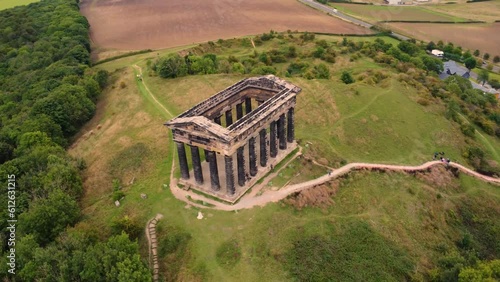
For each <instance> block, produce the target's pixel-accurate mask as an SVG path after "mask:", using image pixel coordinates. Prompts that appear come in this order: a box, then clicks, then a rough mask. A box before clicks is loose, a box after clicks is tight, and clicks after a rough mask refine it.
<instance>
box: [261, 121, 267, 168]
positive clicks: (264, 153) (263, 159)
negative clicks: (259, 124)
mask: <svg viewBox="0 0 500 282" xmlns="http://www.w3.org/2000/svg"><path fill="white" fill-rule="evenodd" d="M259 145H260V166H262V167H266V165H267V133H266V129H265V128H264V129H261V130H260V132H259Z"/></svg>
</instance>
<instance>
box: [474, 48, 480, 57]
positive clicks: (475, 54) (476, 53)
mask: <svg viewBox="0 0 500 282" xmlns="http://www.w3.org/2000/svg"><path fill="white" fill-rule="evenodd" d="M479 54H480V52H479V50H477V49H476V50H475V51H474V56H476V57H477V56H479Z"/></svg>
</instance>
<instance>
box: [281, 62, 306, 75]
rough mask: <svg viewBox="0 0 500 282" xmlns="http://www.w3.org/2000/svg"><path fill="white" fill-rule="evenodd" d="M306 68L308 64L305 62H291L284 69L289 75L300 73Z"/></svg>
mask: <svg viewBox="0 0 500 282" xmlns="http://www.w3.org/2000/svg"><path fill="white" fill-rule="evenodd" d="M307 68H309V65H308V64H307V63H304V62H293V63H291V64H290V65H289V66H288V68H287V69H286V71H287V73H288V74H289V75H302V74H303V73H304V72H305V71H306V70H307Z"/></svg>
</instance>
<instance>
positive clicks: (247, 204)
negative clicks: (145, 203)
mask: <svg viewBox="0 0 500 282" xmlns="http://www.w3.org/2000/svg"><path fill="white" fill-rule="evenodd" d="M436 165H446V164H445V163H443V162H441V161H432V162H427V163H424V164H422V165H419V166H404V165H386V164H372V163H350V164H347V165H345V166H343V167H341V168H338V169H335V170H333V171H332V172H331V173H329V174H326V175H323V176H321V177H318V178H316V179H314V180H310V181H306V182H302V183H299V184H294V185H288V186H285V187H283V188H282V189H280V190H278V191H265V192H264V193H263V194H262V195H260V196H254V197H252V195H245V196H243V197H242V198H241V199H240V201H239V202H237V203H236V204H234V205H227V204H223V203H221V202H218V201H215V200H211V199H206V198H204V197H202V196H200V195H198V194H195V193H193V192H190V191H186V190H182V189H179V188H177V185H175V184H174V183H175V180H173V179H172V180H173V181H171V185H170V189H171V191H172V194H174V196H175V197H176V198H177V199H179V200H181V201H185V202H187V203H189V204H191V205H193V203H191V202H190V201H188V200H187V196H188V195H189V196H190V197H191V198H193V199H195V200H202V201H205V202H207V203H210V204H212V205H214V207H212V208H213V209H218V210H225V211H234V210H240V209H250V208H253V207H257V206H265V205H266V204H267V203H274V202H278V201H280V200H282V199H284V198H286V197H287V196H288V195H290V194H293V193H296V192H300V191H302V190H305V189H310V188H313V187H315V186H318V185H321V184H323V183H325V182H328V181H330V180H332V179H335V178H337V177H339V176H342V175H344V174H346V173H349V172H350V171H355V170H362V169H379V170H390V171H400V172H413V171H425V170H427V169H428V168H430V167H431V166H436ZM449 166H450V167H455V168H457V169H459V170H460V171H462V172H463V173H465V174H468V175H470V176H473V177H476V178H479V179H481V180H483V181H486V182H489V183H492V184H496V185H500V179H499V178H494V177H489V176H486V175H482V174H480V173H477V172H475V171H473V170H471V169H468V168H466V167H464V166H462V165H460V164H458V163H453V162H452V163H450V164H449ZM172 175H173V174H172ZM196 206H198V207H204V206H201V205H196ZM204 208H206V207H204Z"/></svg>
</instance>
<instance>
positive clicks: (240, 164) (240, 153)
mask: <svg viewBox="0 0 500 282" xmlns="http://www.w3.org/2000/svg"><path fill="white" fill-rule="evenodd" d="M244 152H245V147H243V146H242V147H239V148H238V150H237V151H236V166H237V168H238V184H239V185H240V186H245V155H244Z"/></svg>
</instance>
